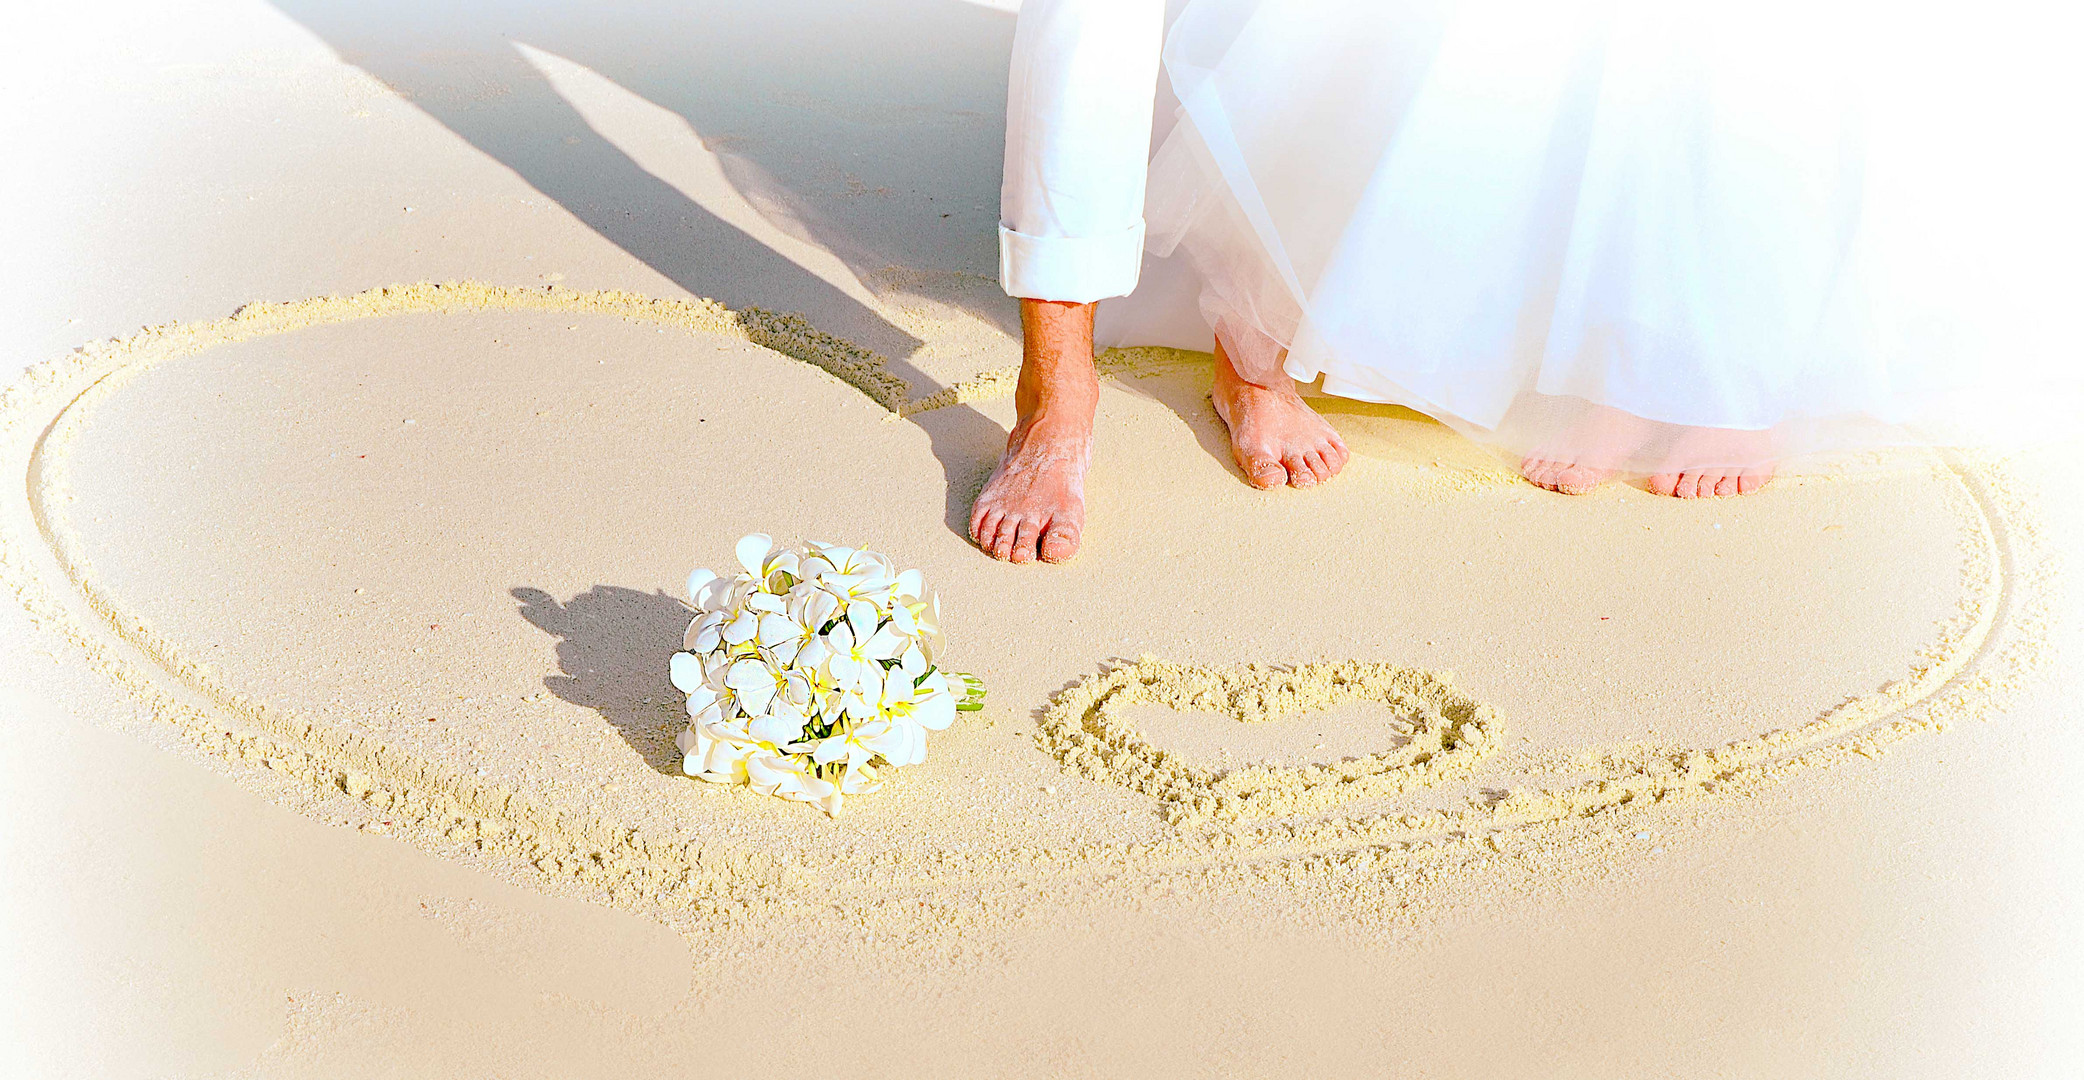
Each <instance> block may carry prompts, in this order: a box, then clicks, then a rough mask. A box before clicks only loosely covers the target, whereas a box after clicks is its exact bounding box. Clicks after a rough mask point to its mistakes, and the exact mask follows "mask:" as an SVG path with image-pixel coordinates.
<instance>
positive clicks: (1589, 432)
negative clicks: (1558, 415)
mask: <svg viewBox="0 0 2084 1080" xmlns="http://www.w3.org/2000/svg"><path fill="white" fill-rule="evenodd" d="M1591 409H1592V411H1591V412H1590V413H1589V414H1588V416H1587V417H1586V419H1585V420H1584V421H1583V423H1582V425H1581V426H1579V427H1578V428H1577V429H1576V430H1574V431H1572V432H1571V433H1570V436H1569V438H1568V440H1567V441H1568V443H1569V445H1568V446H1558V447H1556V448H1553V449H1548V450H1536V451H1535V452H1533V453H1531V454H1528V455H1527V456H1526V458H1525V459H1524V460H1522V461H1521V462H1520V475H1521V476H1524V477H1526V478H1527V480H1528V481H1529V482H1530V483H1532V484H1534V485H1535V486H1536V487H1545V488H1547V489H1549V490H1550V491H1560V492H1562V493H1563V494H1565V495H1585V494H1588V493H1590V492H1591V491H1592V489H1593V488H1596V487H1598V486H1599V485H1601V484H1604V483H1606V482H1607V481H1608V480H1610V479H1612V478H1613V475H1614V466H1615V464H1616V463H1618V462H1620V461H1622V460H1624V459H1625V458H1626V457H1627V456H1628V455H1629V454H1630V453H1632V452H1634V450H1635V448H1636V447H1638V446H1640V445H1642V441H1643V439H1644V437H1645V433H1644V431H1643V422H1642V421H1641V420H1639V419H1637V418H1636V417H1634V416H1632V415H1630V414H1628V413H1625V412H1622V411H1621V410H1619V409H1609V408H1607V407H1605V406H1602V405H1594V406H1592V407H1591Z"/></svg>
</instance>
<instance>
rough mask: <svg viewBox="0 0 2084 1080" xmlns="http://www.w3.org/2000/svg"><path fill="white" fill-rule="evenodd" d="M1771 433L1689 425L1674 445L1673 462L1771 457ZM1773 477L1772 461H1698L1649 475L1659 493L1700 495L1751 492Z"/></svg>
mask: <svg viewBox="0 0 2084 1080" xmlns="http://www.w3.org/2000/svg"><path fill="white" fill-rule="evenodd" d="M1771 455H1772V436H1771V435H1770V434H1769V433H1768V432H1764V431H1733V430H1730V429H1728V428H1689V429H1688V430H1687V432H1686V434H1685V435H1682V436H1680V437H1679V439H1678V441H1677V442H1676V443H1674V444H1673V446H1672V461H1674V462H1689V461H1690V462H1704V461H1759V462H1770V461H1771V460H1772V456H1771ZM1772 478H1773V467H1772V466H1771V465H1770V464H1761V465H1748V466H1717V465H1696V466H1694V467H1692V468H1677V469H1674V470H1673V471H1671V472H1661V473H1657V474H1656V475H1654V476H1652V477H1650V490H1651V491H1654V492H1656V493H1657V494H1659V495H1676V496H1678V497H1679V498H1681V499H1698V498H1702V497H1705V496H1709V495H1716V496H1724V495H1749V494H1751V493H1752V492H1754V491H1757V490H1758V489H1759V488H1762V487H1764V486H1766V481H1768V480H1770V479H1772Z"/></svg>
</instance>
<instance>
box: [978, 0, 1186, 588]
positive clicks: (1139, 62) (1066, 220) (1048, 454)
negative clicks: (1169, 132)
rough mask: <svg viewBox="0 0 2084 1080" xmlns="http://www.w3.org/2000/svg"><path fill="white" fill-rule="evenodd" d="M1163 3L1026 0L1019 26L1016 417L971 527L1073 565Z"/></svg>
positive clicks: (1011, 179)
mask: <svg viewBox="0 0 2084 1080" xmlns="http://www.w3.org/2000/svg"><path fill="white" fill-rule="evenodd" d="M1164 9H1165V4H1164V0H1027V2H1026V3H1024V4H1023V5H1021V9H1020V21H1019V23H1018V25H1017V26H1016V28H1015V30H1014V35H1013V64H1012V70H1011V75H1010V79H1009V87H1008V92H1007V97H1006V172H1005V180H1004V184H1003V187H1002V188H1001V190H1000V193H999V199H1000V222H999V226H1000V227H999V278H1000V282H1001V284H1003V285H1004V286H1005V289H1006V292H1007V294H1008V295H1010V296H1015V297H1018V298H1020V322H1021V336H1022V350H1021V365H1020V388H1019V391H1018V394H1017V400H1016V405H1017V407H1018V410H1019V419H1018V421H1017V422H1016V423H1015V424H1014V427H1013V432H1012V435H1011V436H1010V437H1009V438H1008V439H1007V440H1006V455H1005V457H1004V458H1003V459H1002V460H1000V462H999V467H998V469H997V471H995V472H993V473H992V475H991V479H990V481H989V482H987V483H986V484H985V485H984V491H983V493H981V494H980V495H978V496H977V504H976V506H975V508H974V509H973V510H972V511H971V513H970V536H971V538H972V539H974V540H976V541H977V545H978V546H979V547H981V548H983V549H984V550H985V551H986V552H989V553H990V554H991V555H993V556H994V557H996V558H1000V559H1010V560H1012V561H1014V562H1028V561H1031V560H1033V559H1035V558H1038V557H1039V558H1041V559H1042V560H1044V561H1046V562H1061V561H1063V560H1065V559H1068V558H1070V557H1071V556H1072V555H1073V554H1074V553H1075V552H1077V550H1078V539H1079V533H1080V532H1081V531H1082V530H1083V529H1084V526H1085V472H1086V467H1087V465H1088V464H1089V463H1090V461H1091V458H1092V433H1093V409H1094V407H1095V406H1096V405H1097V404H1098V399H1099V387H1098V384H1097V383H1096V382H1095V380H1094V376H1093V305H1094V303H1095V302H1096V301H1098V300H1100V299H1103V298H1105V297H1110V296H1121V295H1124V294H1126V293H1128V292H1129V291H1130V290H1131V289H1133V288H1135V287H1136V278H1137V274H1138V272H1139V271H1140V270H1141V268H1142V265H1143V194H1144V179H1145V174H1146V172H1147V169H1148V164H1147V158H1148V156H1149V152H1150V137H1151V112H1152V108H1153V106H1154V104H1155V100H1156V97H1157V81H1158V54H1159V50H1160V48H1161V46H1162V44H1163V39H1164V16H1165V10H1164Z"/></svg>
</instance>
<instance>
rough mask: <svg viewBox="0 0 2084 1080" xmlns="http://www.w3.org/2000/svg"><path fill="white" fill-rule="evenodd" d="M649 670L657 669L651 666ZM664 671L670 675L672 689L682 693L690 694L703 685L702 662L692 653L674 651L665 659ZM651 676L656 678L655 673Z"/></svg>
mask: <svg viewBox="0 0 2084 1080" xmlns="http://www.w3.org/2000/svg"><path fill="white" fill-rule="evenodd" d="M651 670H653V671H657V670H658V669H657V668H652V669H651ZM666 671H667V673H668V674H669V675H671V676H672V679H673V689H675V690H678V691H680V692H681V693H683V694H692V693H694V692H695V691H697V690H700V689H701V688H702V686H703V681H702V662H701V661H700V660H697V659H695V656H694V654H693V653H684V652H677V653H674V654H673V658H672V659H671V660H668V661H666ZM652 677H653V678H657V676H655V675H654V676H652Z"/></svg>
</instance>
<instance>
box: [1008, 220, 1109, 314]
mask: <svg viewBox="0 0 2084 1080" xmlns="http://www.w3.org/2000/svg"><path fill="white" fill-rule="evenodd" d="M1142 271H1143V222H1142V221H1141V220H1138V221H1137V222H1136V224H1135V225H1133V226H1131V227H1130V228H1128V229H1125V230H1123V231H1122V232H1118V233H1116V234H1114V235H1113V236H1031V235H1029V234H1027V233H1021V232H1014V231H1013V230H1012V229H1009V228H1007V227H1006V226H1004V225H1000V226H999V284H1000V285H1001V286H1004V287H1005V290H1006V295H1008V296H1017V297H1020V298H1022V299H1025V300H1059V301H1063V302H1065V303H1074V304H1088V303H1091V302H1093V301H1095V300H1105V299H1107V298H1108V297H1110V296H1127V295H1129V293H1130V292H1132V291H1134V290H1135V288H1136V276H1137V275H1138V274H1139V273H1141V272H1142Z"/></svg>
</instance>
